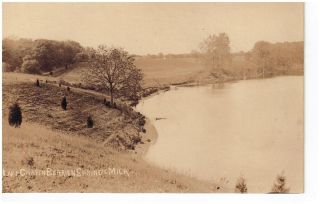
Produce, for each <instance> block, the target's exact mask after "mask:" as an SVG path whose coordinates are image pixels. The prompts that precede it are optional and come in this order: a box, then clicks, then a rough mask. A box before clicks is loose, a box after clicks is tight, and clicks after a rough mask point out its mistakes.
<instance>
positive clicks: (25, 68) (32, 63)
mask: <svg viewBox="0 0 320 204" xmlns="http://www.w3.org/2000/svg"><path fill="white" fill-rule="evenodd" d="M21 71H22V72H24V73H29V74H40V73H41V71H40V64H39V62H38V61H37V60H34V59H23V63H22V65H21Z"/></svg>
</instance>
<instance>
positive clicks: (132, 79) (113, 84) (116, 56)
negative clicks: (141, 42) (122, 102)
mask: <svg viewBox="0 0 320 204" xmlns="http://www.w3.org/2000/svg"><path fill="white" fill-rule="evenodd" d="M84 81H85V83H87V84H90V85H93V86H95V87H98V88H99V89H101V90H104V91H106V92H108V93H109V94H110V102H111V106H114V98H116V97H120V96H123V97H125V98H127V99H130V100H138V98H139V92H140V91H141V89H142V87H141V81H142V72H141V70H140V69H138V68H137V67H136V66H135V64H134V58H133V56H131V55H129V53H128V52H126V51H125V50H123V49H121V48H108V47H107V46H104V45H100V46H99V47H98V49H97V50H95V51H94V55H93V57H92V59H91V60H90V67H89V69H88V70H87V72H85V74H84Z"/></svg>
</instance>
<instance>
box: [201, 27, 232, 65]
mask: <svg viewBox="0 0 320 204" xmlns="http://www.w3.org/2000/svg"><path fill="white" fill-rule="evenodd" d="M200 49H201V51H202V52H203V56H204V59H205V63H206V64H207V65H208V66H209V67H210V68H211V69H212V70H221V69H223V68H226V66H227V65H228V63H229V62H230V60H231V54H230V40H229V37H228V35H227V34H226V33H220V34H219V35H215V34H212V35H209V36H208V37H207V38H206V39H205V40H204V41H203V42H202V43H201V44H200Z"/></svg>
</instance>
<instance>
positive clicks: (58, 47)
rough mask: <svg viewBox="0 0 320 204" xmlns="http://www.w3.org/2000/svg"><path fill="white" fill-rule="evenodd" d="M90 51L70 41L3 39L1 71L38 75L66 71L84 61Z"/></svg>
mask: <svg viewBox="0 0 320 204" xmlns="http://www.w3.org/2000/svg"><path fill="white" fill-rule="evenodd" d="M90 51H91V49H90V48H83V47H82V46H81V45H80V44H79V43H78V42H75V41H71V40H68V41H55V40H46V39H38V40H31V39H17V38H5V39H3V40H2V62H3V70H4V71H21V72H25V73H38V74H39V73H43V72H49V71H53V70H54V69H56V68H59V67H64V68H66V69H67V68H68V67H69V66H70V65H71V64H73V63H75V62H78V61H86V60H87V59H88V57H89V55H90V54H89V53H90Z"/></svg>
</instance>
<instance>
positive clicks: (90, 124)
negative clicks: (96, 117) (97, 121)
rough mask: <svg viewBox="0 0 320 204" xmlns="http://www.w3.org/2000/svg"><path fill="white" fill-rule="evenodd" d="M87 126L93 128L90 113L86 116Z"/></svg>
mask: <svg viewBox="0 0 320 204" xmlns="http://www.w3.org/2000/svg"><path fill="white" fill-rule="evenodd" d="M87 128H93V119H92V116H91V115H89V116H88V118H87Z"/></svg>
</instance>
